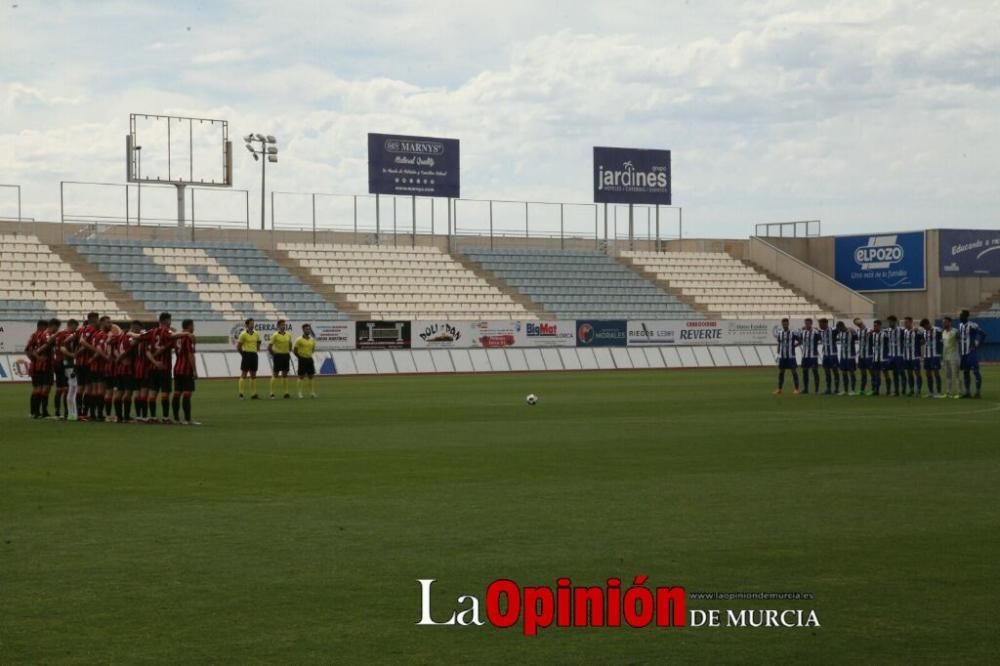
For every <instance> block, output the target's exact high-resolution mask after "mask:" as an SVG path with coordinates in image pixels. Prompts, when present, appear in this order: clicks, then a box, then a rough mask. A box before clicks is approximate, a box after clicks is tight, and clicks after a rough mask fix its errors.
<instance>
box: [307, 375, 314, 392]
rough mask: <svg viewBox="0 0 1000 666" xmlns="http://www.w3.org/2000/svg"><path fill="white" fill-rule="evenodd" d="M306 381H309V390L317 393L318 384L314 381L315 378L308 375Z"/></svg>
mask: <svg viewBox="0 0 1000 666" xmlns="http://www.w3.org/2000/svg"><path fill="white" fill-rule="evenodd" d="M306 381H307V382H309V392H310V393H315V392H316V384H315V383H314V381H313V378H312V377H308V378H307V379H306Z"/></svg>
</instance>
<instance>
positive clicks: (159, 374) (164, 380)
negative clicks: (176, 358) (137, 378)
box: [146, 369, 174, 393]
mask: <svg viewBox="0 0 1000 666" xmlns="http://www.w3.org/2000/svg"><path fill="white" fill-rule="evenodd" d="M146 388H147V389H149V390H150V391H154V392H156V391H158V392H160V393H171V392H172V391H173V390H174V388H173V382H172V381H171V380H170V371H169V370H160V369H156V370H150V371H149V377H148V378H147V379H146Z"/></svg>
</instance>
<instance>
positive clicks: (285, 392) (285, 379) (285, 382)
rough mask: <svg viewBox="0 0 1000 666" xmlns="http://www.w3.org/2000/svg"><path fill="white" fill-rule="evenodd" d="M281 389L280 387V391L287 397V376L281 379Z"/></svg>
mask: <svg viewBox="0 0 1000 666" xmlns="http://www.w3.org/2000/svg"><path fill="white" fill-rule="evenodd" d="M281 387H282V391H284V394H285V395H288V377H287V376H285V377H282V378H281Z"/></svg>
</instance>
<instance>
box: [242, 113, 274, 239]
mask: <svg viewBox="0 0 1000 666" xmlns="http://www.w3.org/2000/svg"><path fill="white" fill-rule="evenodd" d="M243 141H244V143H245V144H246V149H247V151H249V153H250V154H251V155H253V159H254V161H255V162H256V161H259V162H260V230H261V231H264V230H265V229H266V228H267V225H266V223H265V219H264V218H265V215H266V213H267V163H268V162H273V163H277V161H278V146H277V143H278V140H277V139H275V138H274V136H273V135H271V134H268V135H266V136H265V135H264V134H259V133H258V134H247V135H246V136H245V137H243ZM255 144H260V147H257V146H256V145H255ZM271 225H272V226H273V225H274V220H273V219H272V220H271Z"/></svg>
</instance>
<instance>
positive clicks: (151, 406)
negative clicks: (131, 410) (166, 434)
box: [146, 396, 156, 419]
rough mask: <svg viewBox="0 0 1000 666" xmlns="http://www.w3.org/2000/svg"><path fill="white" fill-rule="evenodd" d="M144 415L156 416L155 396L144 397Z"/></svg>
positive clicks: (153, 417) (152, 417)
mask: <svg viewBox="0 0 1000 666" xmlns="http://www.w3.org/2000/svg"><path fill="white" fill-rule="evenodd" d="M146 416H148V417H149V418H151V419H155V418H156V397H155V396H154V397H152V398H146Z"/></svg>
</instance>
